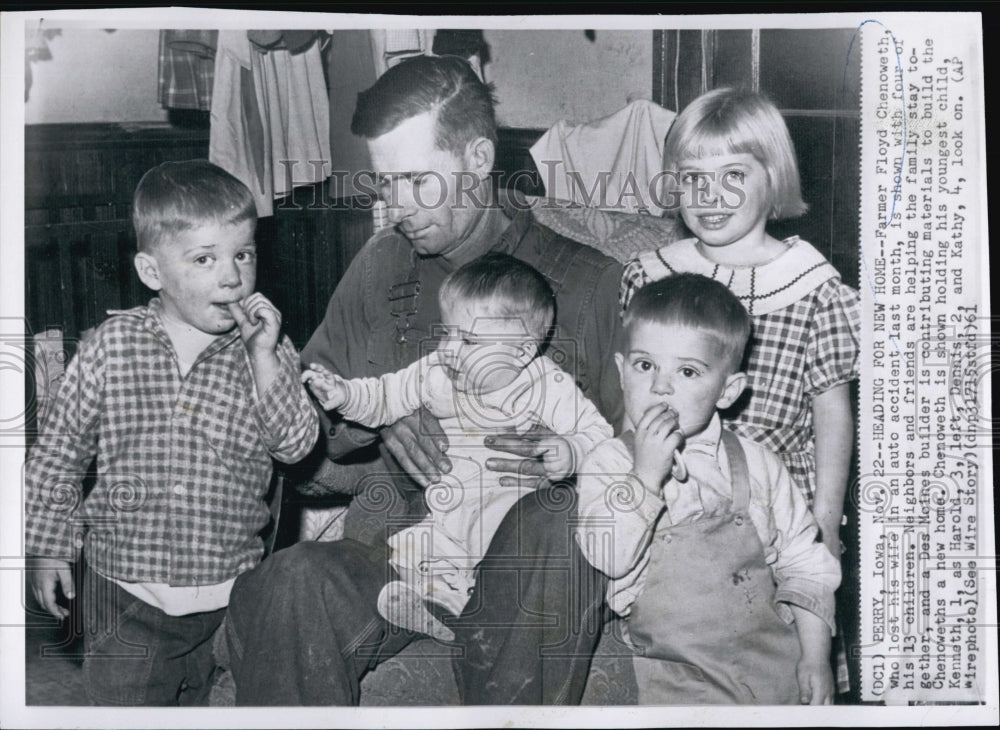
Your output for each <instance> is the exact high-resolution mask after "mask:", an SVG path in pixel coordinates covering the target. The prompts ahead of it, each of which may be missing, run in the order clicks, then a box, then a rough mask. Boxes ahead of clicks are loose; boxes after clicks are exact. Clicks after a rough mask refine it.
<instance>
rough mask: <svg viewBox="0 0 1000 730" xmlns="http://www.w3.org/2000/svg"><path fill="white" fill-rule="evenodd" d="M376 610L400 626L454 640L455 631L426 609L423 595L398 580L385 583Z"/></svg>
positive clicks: (442, 638)
mask: <svg viewBox="0 0 1000 730" xmlns="http://www.w3.org/2000/svg"><path fill="white" fill-rule="evenodd" d="M377 606H378V612H379V613H380V614H381V615H382V618H384V619H385V620H386V621H388V622H389V623H391V624H395V625H396V626H399V627H400V628H404V629H408V630H410V631H416V632H417V633H420V634H427V635H428V636H431V637H433V638H435V639H437V640H438V641H454V640H455V632H454V631H452V630H451V629H449V628H448V627H447V626H445V625H444V624H443V623H441V622H440V621H439V620H438V618H437V617H436V616H435V615H434V614H432V613H431V612H430V611H428V610H427V604H426V603H425V602H424V599H423V596H421V595H420V594H419V593H417V592H416V591H415V590H413V588H412V587H411V586H410V585H408V584H407V583H404V582H403V581H400V580H394V581H392V582H390V583H386V584H385V586H383V587H382V590H381V591H379V594H378V602H377Z"/></svg>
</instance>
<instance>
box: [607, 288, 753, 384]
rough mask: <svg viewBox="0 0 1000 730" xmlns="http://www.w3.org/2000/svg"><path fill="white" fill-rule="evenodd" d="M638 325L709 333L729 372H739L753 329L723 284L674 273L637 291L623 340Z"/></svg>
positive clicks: (625, 318)
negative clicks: (666, 326)
mask: <svg viewBox="0 0 1000 730" xmlns="http://www.w3.org/2000/svg"><path fill="white" fill-rule="evenodd" d="M640 323H643V324H661V325H680V326H682V327H690V328H691V329H696V330H700V331H703V332H708V333H709V334H711V335H712V336H714V337H715V338H716V339H718V341H719V344H720V345H721V346H722V348H723V350H724V352H725V355H726V361H727V365H728V366H729V367H730V368H731V370H730V372H731V373H735V372H739V371H740V370H741V369H742V363H743V355H744V351H745V350H746V347H747V342H748V341H749V339H750V329H751V326H752V322H751V319H750V315H749V313H748V312H747V310H746V308H745V307H744V306H743V305H742V304H741V303H740V300H739V299H737V298H736V295H735V294H733V293H732V292H731V291H730V290H729V289H728V288H727V287H726V285H725V284H722V283H721V282H718V281H715V280H714V279H709V278H708V277H707V276H702V275H701V274H673V275H672V276H668V277H667V278H665V279H660V280H659V281H654V282H653V283H651V284H647V285H646V286H644V287H642V288H641V289H639V290H638V291H636V293H635V296H633V297H632V300H631V301H630V302H629V305H628V309H626V310H625V314H624V316H623V318H622V327H623V329H624V330H625V336H626V341H627V340H628V339H629V338H631V335H632V329H633V328H634V327H635V326H636V325H637V324H640Z"/></svg>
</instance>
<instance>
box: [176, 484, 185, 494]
mask: <svg viewBox="0 0 1000 730" xmlns="http://www.w3.org/2000/svg"><path fill="white" fill-rule="evenodd" d="M174 494H176V495H182V494H187V489H185V488H184V485H183V484H175V485H174Z"/></svg>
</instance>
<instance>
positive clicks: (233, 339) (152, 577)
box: [25, 299, 318, 586]
mask: <svg viewBox="0 0 1000 730" xmlns="http://www.w3.org/2000/svg"><path fill="white" fill-rule="evenodd" d="M160 311H161V305H160V301H159V300H158V299H154V300H153V301H152V302H151V303H150V305H149V306H148V307H136V308H135V309H131V310H128V311H125V312H117V313H112V316H111V317H110V318H109V319H108V320H106V321H105V322H104V323H103V324H102V325H101V326H100V327H99V328H98V329H97V331H96V332H95V333H94V335H92V336H91V337H90V338H88V339H87V340H85V341H84V342H82V343H81V344H80V348H79V351H78V353H77V355H76V357H74V358H73V360H72V361H71V362H70V364H69V366H68V367H67V369H66V375H65V377H64V379H63V381H62V383H61V384H60V386H59V390H58V393H57V395H56V399H55V402H54V403H53V404H52V406H51V407H50V408H48V409H46V411H45V413H44V415H43V419H42V428H41V435H40V437H39V440H38V443H37V444H36V445H35V447H34V448H33V449H32V450H31V453H30V454H29V456H28V459H27V461H26V464H25V543H26V549H27V551H28V554H30V555H38V556H44V557H51V558H61V559H64V560H70V561H72V560H74V559H75V558H76V556H77V552H78V550H79V548H81V547H82V546H83V544H84V536H86V549H87V559H88V561H89V563H90V565H91V567H93V568H94V569H95V570H97V571H98V572H99V573H101V574H102V575H105V576H107V577H109V578H114V579H118V580H124V581H130V582H152V583H168V584H170V585H172V586H191V585H211V584H215V583H221V582H222V581H225V580H227V579H230V578H233V577H235V576H237V575H239V574H240V573H241V572H243V571H245V570H248V569H250V568H252V567H253V566H254V565H256V563H257V562H258V561H259V560H260V556H261V554H262V552H263V544H262V542H261V539H260V537H259V536H258V534H257V533H258V532H259V531H260V530H261V528H262V527H264V525H266V524H267V521H268V518H269V512H268V508H267V505H266V504H265V502H264V496H265V495H266V493H267V490H268V487H269V483H270V478H271V472H272V461H271V458H272V457H274V458H277V459H279V460H281V461H285V462H294V461H297V460H299V459H301V458H302V457H304V456H305V455H306V454H307V453H308V452H309V450H310V449H311V448H312V446H313V444H314V443H315V441H316V438H317V435H318V417H317V414H316V411H315V410H314V408H313V406H312V404H311V402H310V400H309V397H308V395H307V394H306V392H305V390H304V389H303V387H302V385H301V383H300V382H299V368H300V366H299V358H298V354H297V353H296V351H295V348H294V347H293V345H292V344H291V341H290V340H289V339H288V338H287V337H284V338H283V339H282V340H281V343H280V345H279V347H278V357H279V360H280V362H281V366H282V370H281V376H280V377H278V378H277V379H276V380H275V382H274V383H273V384H272V385H271V386H270V387H269V388H268V389H267V391H266V392H264V393H263V394H262V395H260V396H258V394H257V393H256V388H255V386H254V383H253V377H252V375H251V371H250V361H249V358H248V356H247V352H246V348H245V347H244V346H243V343H242V341H241V340H240V339H239V335H238V333H237V332H235V331H234V332H232V333H230V334H228V335H222V336H220V337H217V338H216V339H215V340H214V341H213V342H212V344H211V345H209V346H208V347H207V348H206V349H205V350H204V351H203V352H202V353H201V354H200V355H199V356H198V358H197V360H196V361H195V364H194V365H193V366H192V367H191V370H190V372H188V374H187V375H186V376H185V377H184V378H181V376H180V373H179V371H178V368H177V361H176V356H175V354H174V350H173V346H172V345H171V343H170V339H169V337H168V335H167V333H166V331H165V330H164V329H163V324H162V321H161V319H160ZM95 456H96V460H97V463H96V481H95V483H94V486H93V487H92V488H91V489H90V491H89V493H85V491H84V487H83V482H84V477H85V475H86V473H87V469H88V466H89V465H90V463H91V461H92V460H93V459H94V457H95Z"/></svg>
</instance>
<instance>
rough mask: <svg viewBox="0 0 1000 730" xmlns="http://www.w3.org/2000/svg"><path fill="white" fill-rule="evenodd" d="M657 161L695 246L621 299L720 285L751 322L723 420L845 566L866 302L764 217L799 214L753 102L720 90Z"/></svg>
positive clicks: (775, 119)
mask: <svg viewBox="0 0 1000 730" xmlns="http://www.w3.org/2000/svg"><path fill="white" fill-rule="evenodd" d="M663 161H664V170H665V171H666V172H665V178H666V179H667V180H668V181H669V183H668V184H669V187H668V190H667V191H666V192H668V193H669V194H670V195H671V196H672V199H673V200H674V201H676V202H677V204H678V205H679V209H680V215H681V217H682V218H683V220H684V223H685V224H686V225H687V227H688V228H689V229H690V231H691V232H692V233H693V234H694V238H688V239H686V240H683V241H678V242H676V243H673V244H670V245H668V246H664V247H663V248H661V249H659V250H656V251H648V252H645V253H643V254H640V255H639V256H637V257H635V258H633V259H632V260H631V261H630V262H629V263H628V264H626V266H625V271H624V274H623V277H622V292H621V299H622V305H623V307H624V306H627V304H628V302H629V300H630V299H631V298H632V294H633V293H634V292H635V290H636V289H638V288H639V287H642V286H643V285H645V284H646V283H648V282H651V281H657V280H659V279H662V278H664V277H666V276H668V275H670V274H673V273H676V272H681V271H684V272H694V273H699V274H704V275H706V276H709V277H711V278H713V279H716V280H717V281H721V282H723V283H724V284H726V285H727V286H728V287H729V288H730V289H731V290H732V291H733V292H734V293H735V294H736V295H737V296H738V297H739V299H740V301H741V302H742V303H743V304H744V305H745V306H746V308H747V310H748V311H749V312H750V314H751V316H752V318H753V340H752V343H751V346H750V348H749V353H750V354H749V359H748V362H747V368H746V371H747V378H748V388H747V390H748V395H747V396H745V397H744V398H743V399H741V400H740V401H739V402H738V403H737V404H735V406H734V407H733V408H731V409H730V410H729V411H728V412H727V413H726V414H725V415H726V421H727V422H728V424H729V426H730V427H731V429H732V430H733V431H735V432H736V433H737V434H739V435H741V436H745V437H747V438H750V439H753V440H754V441H758V442H760V443H762V444H764V445H765V446H768V447H770V448H771V449H772V450H774V451H775V452H777V453H778V454H779V455H780V456H781V457H782V460H783V461H784V462H785V465H786V466H787V467H788V470H789V472H791V474H792V477H793V479H794V480H795V482H796V484H797V485H798V487H799V488H800V489H801V490H802V491H803V493H804V494H805V497H806V500H807V501H808V503H809V504H810V506H811V507H812V510H813V514H814V515H815V517H816V521H817V522H818V523H819V526H820V530H821V536H822V540H823V543H824V544H825V545H826V546H827V548H829V550H830V552H831V553H833V555H834V556H836V557H837V558H838V559H839V557H840V538H839V530H840V523H841V519H842V515H843V507H844V492H845V490H846V487H847V479H848V476H849V475H848V471H849V468H850V459H851V449H852V447H853V439H854V423H853V416H852V413H851V404H850V396H849V390H848V388H849V383H850V381H851V380H853V379H855V378H856V377H857V358H858V340H859V332H858V330H859V327H860V303H859V300H858V294H857V292H856V291H854V290H853V289H851V288H850V287H848V286H846V285H844V284H843V283H842V282H841V281H840V275H839V273H838V272H837V270H836V269H835V268H834V267H833V266H832V265H831V264H830V263H829V262H828V261H827V260H826V259H825V258H824V257H823V255H822V254H821V253H820V252H819V251H817V250H816V249H815V248H813V247H812V246H811V245H809V244H808V243H806V242H805V241H803V240H801V239H799V238H798V237H792V238H789V239H786V240H784V241H779V240H778V239H776V238H774V237H772V236H770V235H768V233H767V231H766V230H765V224H766V223H767V221H768V220H779V219H782V218H791V217H795V216H798V215H801V214H802V213H803V212H805V210H806V204H805V203H804V202H803V201H802V197H801V192H800V184H799V171H798V166H797V164H796V159H795V150H794V148H793V147H792V141H791V139H790V137H789V135H788V128H787V127H786V126H785V123H784V120H782V118H781V114H780V113H779V112H778V110H777V109H776V108H775V107H774V105H773V104H772V103H771V102H770V101H768V100H767V99H765V98H764V97H762V96H761V95H759V94H756V93H752V92H746V91H738V90H735V89H729V88H723V89H716V90H715V91H711V92H709V93H707V94H704V95H702V96H700V97H699V98H697V99H695V100H694V101H693V102H691V104H690V105H689V106H688V107H686V108H685V109H684V111H683V112H682V113H681V114H680V115H679V116H678V117H677V119H676V120H675V121H674V124H673V127H672V128H671V130H670V133H669V135H668V136H667V140H666V145H665V148H664V151H663Z"/></svg>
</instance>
